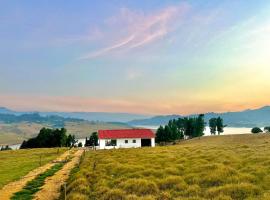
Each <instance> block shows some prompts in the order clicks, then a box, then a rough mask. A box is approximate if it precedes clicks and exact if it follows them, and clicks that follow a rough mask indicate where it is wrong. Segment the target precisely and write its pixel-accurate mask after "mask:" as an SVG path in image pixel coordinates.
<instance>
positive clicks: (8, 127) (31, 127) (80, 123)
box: [0, 113, 129, 146]
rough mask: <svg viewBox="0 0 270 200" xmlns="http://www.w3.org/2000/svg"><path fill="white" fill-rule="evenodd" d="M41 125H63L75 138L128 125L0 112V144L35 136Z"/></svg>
mask: <svg viewBox="0 0 270 200" xmlns="http://www.w3.org/2000/svg"><path fill="white" fill-rule="evenodd" d="M42 127H47V128H62V127H65V128H66V129H67V132H68V134H74V135H75V136H76V138H85V137H89V136H90V134H91V133H92V132H94V131H97V130H99V129H121V128H127V127H129V126H128V125H126V124H124V123H119V122H98V121H87V120H83V119H75V118H64V117H60V116H41V115H39V114H38V113H33V114H22V115H14V114H3V113H2V114H1V113H0V146H1V145H6V144H17V143H21V142H22V141H23V140H25V139H29V138H31V137H34V136H36V135H37V134H38V132H39V130H40V129H41V128H42Z"/></svg>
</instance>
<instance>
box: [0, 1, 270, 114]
mask: <svg viewBox="0 0 270 200" xmlns="http://www.w3.org/2000/svg"><path fill="white" fill-rule="evenodd" d="M0 10H1V12H0V44H1V45H0V55H1V56H0V106H5V107H9V108H12V109H16V110H28V111H29V110H31V111H36V110H39V111H95V112H99V111H100V112H131V113H143V114H190V113H203V112H212V111H213V112H223V111H239V110H244V109H252V108H258V107H262V106H265V105H269V104H270V103H269V99H270V91H269V88H270V81H269V80H268V79H269V78H268V77H269V74H270V49H269V48H270V2H268V1H262V0H261V1H260V0H259V1H245V0H241V1H216V0H208V1H195V0H194V1H193V0H190V1H173V0H170V1H163V0H162V1H161V0H149V1H124V0H123V1H122V0H112V1H95V2H94V1H79V2H77V1H70V2H67V1H57V2H53V3H51V4H47V3H46V2H40V1H32V0H29V1H19V0H17V1H1V2H0Z"/></svg>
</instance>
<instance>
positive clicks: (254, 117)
mask: <svg viewBox="0 0 270 200" xmlns="http://www.w3.org/2000/svg"><path fill="white" fill-rule="evenodd" d="M188 116H191V117H192V116H194V115H188ZM218 116H220V117H222V118H223V119H224V123H225V124H227V125H228V126H232V127H254V126H259V127H263V126H269V125H270V106H264V107H262V108H259V109H254V110H250V109H248V110H244V111H240V112H225V113H214V112H211V113H206V114H205V121H206V122H208V121H209V119H210V118H212V117H218ZM179 117H183V116H181V115H165V116H156V117H152V118H147V119H144V120H140V119H138V120H132V121H130V122H128V124H130V125H149V126H156V125H164V124H167V123H168V121H169V120H171V119H177V118H179Z"/></svg>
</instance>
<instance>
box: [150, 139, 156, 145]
mask: <svg viewBox="0 0 270 200" xmlns="http://www.w3.org/2000/svg"><path fill="white" fill-rule="evenodd" d="M155 146H156V142H155V138H151V147H155Z"/></svg>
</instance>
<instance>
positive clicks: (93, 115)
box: [0, 107, 152, 122]
mask: <svg viewBox="0 0 270 200" xmlns="http://www.w3.org/2000/svg"><path fill="white" fill-rule="evenodd" d="M33 113H38V114H39V115H40V116H43V117H47V116H52V115H53V116H59V117H64V118H74V119H75V118H76V119H83V120H88V121H102V122H128V121H131V120H134V119H145V118H148V117H152V116H150V115H141V114H133V113H111V112H38V111H36V112H33V111H27V112H18V111H13V110H10V109H8V108H5V107H0V114H13V115H22V114H33Z"/></svg>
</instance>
